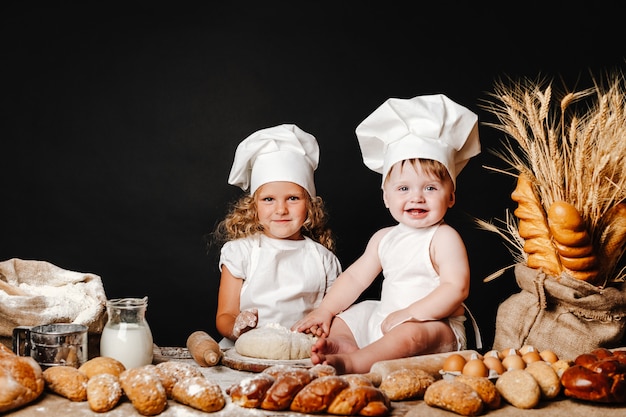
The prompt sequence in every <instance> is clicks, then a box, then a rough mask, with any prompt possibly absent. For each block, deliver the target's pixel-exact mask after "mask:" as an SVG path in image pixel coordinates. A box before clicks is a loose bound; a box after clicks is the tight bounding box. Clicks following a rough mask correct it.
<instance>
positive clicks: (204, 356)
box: [187, 330, 222, 366]
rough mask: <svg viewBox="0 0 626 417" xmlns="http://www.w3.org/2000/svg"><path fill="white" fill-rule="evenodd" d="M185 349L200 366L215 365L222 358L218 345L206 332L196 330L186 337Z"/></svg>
mask: <svg viewBox="0 0 626 417" xmlns="http://www.w3.org/2000/svg"><path fill="white" fill-rule="evenodd" d="M187 349H189V353H191V356H192V357H193V359H194V360H195V361H196V362H197V363H198V365H200V366H215V365H217V364H218V363H219V362H220V360H221V359H222V349H221V348H220V345H219V344H218V343H217V342H216V341H215V339H213V338H212V337H211V336H210V335H209V334H208V333H206V332H203V331H202V330H197V331H195V332H193V333H192V334H190V335H189V337H188V338H187Z"/></svg>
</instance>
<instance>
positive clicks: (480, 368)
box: [461, 358, 489, 377]
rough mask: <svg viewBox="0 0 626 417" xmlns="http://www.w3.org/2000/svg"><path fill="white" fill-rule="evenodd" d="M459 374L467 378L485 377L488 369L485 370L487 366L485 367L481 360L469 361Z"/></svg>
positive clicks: (487, 374)
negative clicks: (467, 376)
mask: <svg viewBox="0 0 626 417" xmlns="http://www.w3.org/2000/svg"><path fill="white" fill-rule="evenodd" d="M461 373H462V374H463V375H469V376H482V377H487V376H489V368H487V365H485V363H484V362H483V361H482V359H478V358H476V359H470V360H469V361H467V363H466V364H465V366H464V367H463V371H462V372H461Z"/></svg>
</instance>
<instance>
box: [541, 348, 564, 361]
mask: <svg viewBox="0 0 626 417" xmlns="http://www.w3.org/2000/svg"><path fill="white" fill-rule="evenodd" d="M539 356H541V359H543V360H544V361H546V362H548V363H554V362H556V361H558V360H559V357H558V356H557V355H556V353H554V352H552V351H551V350H547V349H546V350H542V351H541V352H539Z"/></svg>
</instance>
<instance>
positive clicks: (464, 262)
mask: <svg viewBox="0 0 626 417" xmlns="http://www.w3.org/2000/svg"><path fill="white" fill-rule="evenodd" d="M430 254H431V259H432V262H433V265H434V267H435V269H436V270H437V272H438V273H439V279H440V285H439V286H438V287H437V288H435V289H434V290H433V292H431V293H430V294H428V295H427V296H426V297H424V298H422V299H420V300H418V301H416V302H414V303H412V304H411V305H410V306H408V307H407V308H405V309H402V310H398V311H395V312H393V313H391V314H390V315H389V316H387V318H386V319H385V320H384V321H383V323H382V324H381V327H382V331H383V334H384V333H387V332H388V331H389V330H391V329H392V328H393V327H395V326H397V325H398V324H400V323H403V322H406V321H426V320H441V319H444V318H446V317H450V316H452V315H459V314H462V311H463V307H462V306H461V304H462V303H463V301H465V299H466V298H467V296H468V295H469V286H470V268H469V261H468V258H467V251H466V248H465V244H464V243H463V240H462V239H461V236H460V235H459V234H458V232H457V231H456V230H454V229H453V228H452V227H450V226H449V225H445V224H444V225H441V226H440V227H439V229H438V230H437V232H436V233H435V236H434V237H433V240H432V242H431V250H430Z"/></svg>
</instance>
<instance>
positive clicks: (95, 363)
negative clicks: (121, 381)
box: [78, 356, 126, 378]
mask: <svg viewBox="0 0 626 417" xmlns="http://www.w3.org/2000/svg"><path fill="white" fill-rule="evenodd" d="M78 370H79V371H81V372H82V373H84V374H85V375H87V378H91V377H92V376H94V375H98V374H111V375H115V376H119V375H120V374H121V373H122V372H124V371H125V370H126V367H125V366H124V364H123V363H122V362H120V361H118V360H117V359H115V358H110V357H108V356H96V357H94V358H91V359H89V360H88V361H87V362H85V363H83V364H82V365H81V366H80V367H79V368H78Z"/></svg>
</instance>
